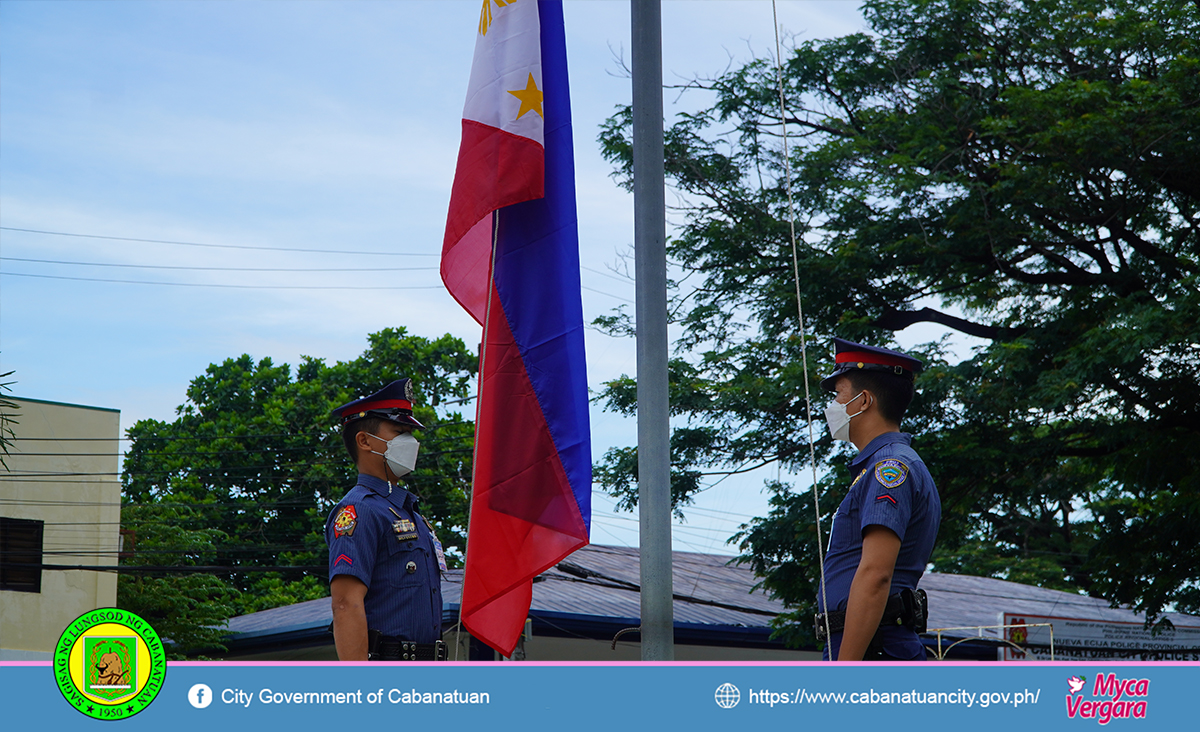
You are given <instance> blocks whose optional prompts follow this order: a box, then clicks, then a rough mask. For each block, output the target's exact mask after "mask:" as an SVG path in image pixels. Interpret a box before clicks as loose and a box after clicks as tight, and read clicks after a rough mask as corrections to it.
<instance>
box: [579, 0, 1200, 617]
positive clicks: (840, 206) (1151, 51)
mask: <svg viewBox="0 0 1200 732" xmlns="http://www.w3.org/2000/svg"><path fill="white" fill-rule="evenodd" d="M863 13H864V16H865V18H866V20H867V23H868V25H869V26H870V32H863V33H857V34H852V35H848V36H844V37H840V38H834V39H829V40H815V41H808V42H804V43H801V44H799V45H798V46H796V47H795V48H794V49H792V50H791V51H790V52H789V53H788V55H787V57H786V58H785V59H784V69H783V85H784V89H785V96H786V99H787V119H786V122H787V125H788V129H789V132H790V144H791V148H790V160H789V161H788V162H790V169H791V173H792V175H791V184H792V188H793V191H794V197H795V205H796V218H795V220H794V223H795V227H796V231H797V235H798V237H799V245H798V266H799V273H800V277H799V288H800V290H801V294H802V301H803V306H804V315H805V320H806V323H805V325H806V327H807V333H808V337H809V340H808V344H809V348H808V359H809V370H808V373H806V372H805V370H804V368H803V366H802V361H801V348H800V340H799V328H798V325H797V322H798V318H797V308H796V302H795V287H796V285H795V283H794V280H793V277H792V253H791V243H790V237H789V223H790V222H789V214H788V207H787V193H786V187H785V183H786V181H785V173H784V171H785V167H784V162H785V161H784V159H783V156H782V153H781V148H782V146H781V129H782V128H781V124H780V123H781V121H782V120H781V115H780V111H779V90H778V86H777V78H776V70H775V63H774V61H773V60H770V59H759V60H755V61H752V62H750V63H748V64H746V65H744V66H742V67H740V68H734V69H731V70H729V71H727V72H726V73H724V74H721V75H719V76H717V77H716V78H712V79H700V80H696V81H694V82H692V83H690V84H688V85H687V86H688V87H690V88H691V89H692V90H694V92H695V93H710V94H711V99H712V104H711V106H709V107H708V108H707V109H704V110H702V111H699V112H696V113H693V114H685V115H681V116H680V117H679V118H678V119H677V120H676V121H675V122H674V124H672V125H671V126H670V127H669V129H668V131H667V141H666V142H667V147H666V149H667V170H668V176H669V178H670V180H671V183H672V184H673V185H674V187H675V188H676V189H677V190H678V192H679V193H680V194H681V196H682V198H683V199H684V201H685V203H684V204H683V206H682V214H683V216H684V218H685V223H684V224H683V225H682V227H681V229H680V231H679V232H678V235H677V237H676V238H675V239H674V240H673V241H672V242H671V243H670V246H669V255H670V256H671V258H672V259H673V262H674V263H675V264H676V265H677V266H678V267H679V268H680V271H682V272H683V273H684V275H685V278H684V279H685V280H686V283H685V286H684V287H681V288H679V289H678V290H677V291H676V298H675V308H676V312H678V313H679V324H680V326H681V328H682V332H683V334H684V335H683V338H682V339H681V340H680V341H679V353H678V354H677V358H676V360H675V363H674V364H673V367H672V373H673V376H674V379H673V383H672V390H673V391H672V399H673V402H672V406H673V409H674V410H675V412H676V414H677V415H678V418H677V419H679V420H683V421H686V422H687V425H686V429H687V430H689V431H690V433H691V434H690V439H689V440H687V441H686V449H683V447H682V446H680V445H674V444H673V447H676V448H677V449H676V450H675V451H674V454H673V463H674V465H675V469H676V471H677V472H678V473H679V474H680V475H681V476H683V475H685V474H687V473H693V474H703V473H704V472H705V471H712V470H717V469H730V468H738V467H742V466H746V465H755V464H765V463H771V462H774V461H781V462H782V463H783V464H784V465H785V466H786V467H787V468H788V469H791V470H793V471H796V472H804V473H807V470H806V469H804V468H805V466H806V465H807V463H808V437H807V434H808V433H807V430H806V429H805V422H806V412H805V408H804V406H805V405H804V386H805V383H804V380H805V379H806V378H807V379H809V380H810V386H811V387H812V388H813V389H814V390H815V389H816V388H817V387H816V383H815V380H816V378H818V377H819V375H820V373H821V372H823V371H826V370H827V366H828V364H829V362H830V361H829V358H828V357H829V355H830V354H829V353H828V351H826V350H825V349H826V347H827V343H828V337H829V336H832V335H839V336H843V337H847V338H850V339H853V340H858V341H863V342H868V343H872V344H876V345H884V346H887V345H894V343H895V340H894V333H895V332H896V331H900V330H903V329H905V328H907V327H909V326H911V325H914V324H917V323H931V324H937V325H940V326H941V327H942V328H944V329H945V332H946V333H947V334H949V333H952V332H956V333H958V334H965V335H966V336H971V337H973V338H974V339H977V340H974V341H972V342H974V343H978V344H979V345H977V346H975V347H973V348H972V349H971V352H970V354H969V355H968V356H967V357H966V358H964V359H959V358H951V357H950V356H949V355H948V353H949V349H950V341H949V340H947V339H946V338H943V339H941V340H940V341H937V342H933V343H928V344H926V345H924V346H921V347H919V348H917V349H915V350H916V352H917V353H918V355H920V356H922V357H924V359H925V360H926V362H927V364H928V368H927V370H926V371H925V373H924V374H922V376H921V377H920V379H919V383H918V388H919V390H920V394H919V395H918V398H917V400H916V401H915V402H914V404H913V407H912V408H911V410H910V415H909V420H908V421H907V422H906V425H905V426H906V430H907V431H910V432H913V433H915V435H916V440H915V443H914V444H915V446H916V447H917V449H918V451H919V452H920V453H921V455H922V457H923V458H924V459H925V461H926V462H927V464H928V465H929V467H930V469H931V471H932V472H933V475H934V476H935V479H936V480H937V482H938V486H939V489H940V491H941V494H942V497H943V503H944V518H943V525H942V528H941V533H940V535H939V539H938V545H937V549H936V553H935V557H934V563H935V568H936V569H937V570H939V571H948V572H962V573H970V574H979V575H986V576H996V577H1002V578H1008V579H1013V580H1017V581H1023V582H1031V583H1034V584H1039V585H1044V586H1050V587H1060V588H1079V589H1081V590H1084V591H1087V592H1089V593H1091V594H1094V595H1098V596H1102V597H1105V598H1108V599H1109V600H1111V601H1112V602H1121V603H1132V604H1133V605H1134V606H1135V607H1137V608H1139V609H1143V610H1146V611H1148V612H1149V613H1150V615H1151V616H1153V615H1155V614H1156V613H1159V612H1161V611H1162V610H1164V609H1169V608H1170V607H1171V606H1172V605H1174V606H1175V607H1176V608H1178V609H1179V610H1181V611H1192V612H1195V611H1198V610H1200V590H1198V582H1200V550H1198V549H1197V546H1198V545H1200V345H1198V344H1200V172H1198V171H1200V140H1198V139H1197V135H1198V134H1200V7H1198V5H1197V4H1196V3H1192V2H1182V1H1174V0H1160V1H1158V2H1129V1H1125V0H1114V1H1102V0H1064V1H1062V2H1055V3H1043V2H1034V1H1032V0H1030V1H1026V2H1021V1H1017V0H871V1H869V2H866V3H865V5H864V7H863ZM630 119H631V118H630V114H629V110H628V109H627V108H625V109H619V110H618V112H617V114H616V115H614V116H613V117H612V118H611V119H609V120H608V122H607V123H606V125H605V126H604V128H603V130H602V132H601V135H600V142H601V144H602V146H603V149H604V151H605V154H606V155H607V156H608V158H609V159H610V160H612V161H613V162H614V163H615V164H616V165H617V177H618V179H619V180H620V181H621V182H623V183H625V184H628V182H629V177H628V176H629V175H630V174H631V171H632V167H631V165H632V159H631V150H632V148H631V144H630ZM599 324H601V325H606V326H609V327H611V328H612V329H614V330H615V331H620V330H621V329H622V328H626V329H627V328H628V323H627V322H624V321H622V320H621V319H620V318H619V317H617V318H609V319H607V320H605V321H603V322H600V323H599ZM910 350H913V349H910ZM631 384H632V382H631V380H629V379H627V378H623V379H620V380H617V381H615V382H613V383H612V384H610V385H609V387H608V389H607V391H606V393H605V394H604V395H603V396H604V398H605V399H606V400H607V401H608V403H609V405H610V406H611V407H612V408H614V409H619V410H630V409H632V408H633V407H634V403H633V399H634V398H635V394H634V392H633V391H632V390H631ZM814 393H816V392H814ZM819 398H820V397H818V399H819ZM817 413H818V414H820V411H819V410H817ZM814 430H815V434H817V435H819V436H821V439H820V440H819V442H818V443H817V446H816V447H817V456H818V460H820V461H822V462H827V463H828V464H830V466H831V470H830V471H829V472H828V473H827V474H826V476H825V478H824V479H823V480H822V482H821V483H820V485H819V486H818V487H819V489H820V490H821V491H823V492H825V494H826V495H823V496H822V497H821V505H822V508H823V509H824V511H825V515H826V517H828V516H829V515H830V513H831V510H832V508H833V507H834V506H836V502H837V501H838V500H839V499H840V494H839V493H838V491H839V490H844V489H839V486H843V485H844V484H845V482H846V479H847V475H846V474H845V469H844V468H843V467H841V466H840V465H839V462H841V461H828V458H830V457H834V456H833V455H831V451H832V450H833V448H832V446H831V445H830V442H829V439H828V437H827V436H825V435H824V429H823V424H816V425H814ZM620 460H624V462H623V463H622V462H621V461H620ZM628 464H629V461H628V456H622V455H620V454H617V453H610V454H609V455H608V456H607V457H606V464H605V465H604V466H602V468H601V469H600V470H599V471H598V475H600V476H607V478H608V481H607V483H608V486H609V489H610V490H611V491H613V492H614V493H616V494H617V495H620V496H622V497H624V498H625V499H626V500H627V501H632V500H634V499H633V498H632V494H631V493H630V492H629V491H630V482H629V481H628V480H626V481H625V482H622V481H621V480H619V479H615V478H614V477H613V476H615V475H617V474H619V473H621V470H622V465H625V466H628ZM625 473H626V474H628V470H627V469H626V470H625ZM773 490H774V497H773V499H772V509H771V513H770V515H769V516H767V517H763V518H760V519H756V520H755V521H753V522H752V523H751V524H749V525H748V526H746V527H745V529H744V531H743V532H742V533H741V534H740V535H739V538H740V540H741V542H742V544H741V546H742V548H743V550H744V552H745V554H744V556H743V559H744V560H746V561H749V562H751V563H752V564H753V566H754V567H755V569H756V570H758V571H759V572H760V574H762V576H763V577H764V583H765V585H766V586H767V587H768V588H769V589H770V590H772V591H773V592H775V593H776V594H777V595H778V596H780V597H782V598H783V599H784V600H786V601H788V602H789V603H791V604H793V605H794V606H797V607H800V606H807V605H810V604H811V603H812V601H813V598H814V596H815V590H814V587H815V584H814V579H815V576H816V546H815V541H816V536H815V527H813V512H812V505H811V498H806V497H801V496H798V495H795V494H794V493H793V490H794V489H793V488H791V487H789V486H780V485H775V486H773ZM680 498H682V499H683V500H686V498H687V495H686V493H685V495H683V496H680ZM827 528H828V527H827V526H826V527H825V530H827ZM801 632H802V631H801Z"/></svg>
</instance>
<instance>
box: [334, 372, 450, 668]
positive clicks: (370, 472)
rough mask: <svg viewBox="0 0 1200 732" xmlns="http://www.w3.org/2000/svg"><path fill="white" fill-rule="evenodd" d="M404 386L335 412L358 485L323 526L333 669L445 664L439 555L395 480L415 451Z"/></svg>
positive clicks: (408, 386) (412, 500) (408, 384)
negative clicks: (345, 664)
mask: <svg viewBox="0 0 1200 732" xmlns="http://www.w3.org/2000/svg"><path fill="white" fill-rule="evenodd" d="M412 399H413V393H412V381H411V380H410V379H400V380H399V381H394V382H392V383H391V384H388V385H387V386H386V387H384V388H383V389H382V390H380V391H379V392H377V393H375V394H372V395H371V396H368V397H365V398H363V399H359V400H357V401H353V402H350V403H349V404H345V405H343V406H341V407H338V408H337V409H335V410H334V412H333V413H334V415H336V416H337V417H338V418H339V419H340V420H341V423H342V440H343V442H344V443H345V445H346V449H347V450H348V451H349V452H350V458H351V459H352V460H353V461H354V464H355V466H356V467H357V468H358V483H357V485H355V486H354V488H353V489H352V490H351V491H350V492H349V493H347V494H346V497H345V498H343V499H342V500H341V502H340V503H338V505H337V506H335V507H334V509H333V511H332V512H331V513H330V514H329V518H328V519H327V520H326V521H325V540H326V541H327V542H328V544H329V590H330V594H331V595H332V597H333V637H334V644H335V645H336V647H337V654H338V658H339V659H340V660H342V661H366V660H368V659H370V660H382V661H388V660H395V661H432V660H444V659H445V657H446V653H445V645H444V644H443V643H442V639H441V636H442V623H441V621H442V593H441V572H442V571H444V570H445V569H446V560H445V556H444V554H443V553H442V545H441V543H440V542H439V541H438V539H437V535H436V534H435V533H434V531H433V527H432V526H431V525H430V524H429V522H428V521H426V520H425V518H424V517H422V516H421V515H420V514H419V513H417V497H416V496H415V495H413V494H412V493H410V492H409V491H407V490H405V489H404V487H403V486H402V485H401V484H400V483H399V481H400V479H401V478H402V477H403V476H405V475H407V474H408V473H410V472H412V470H413V469H414V468H415V467H416V461H417V451H418V447H419V443H418V442H417V440H416V438H414V437H413V435H412V431H413V430H414V429H421V428H422V424H421V423H420V422H418V421H417V420H416V419H415V418H414V417H413V414H412Z"/></svg>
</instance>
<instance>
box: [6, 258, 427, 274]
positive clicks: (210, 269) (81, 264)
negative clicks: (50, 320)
mask: <svg viewBox="0 0 1200 732" xmlns="http://www.w3.org/2000/svg"><path fill="white" fill-rule="evenodd" d="M0 261H4V262H29V263H34V264H62V265H68V266H72V267H123V268H127V269H170V270H187V271H195V272H427V271H430V270H436V269H437V267H315V268H314V267H195V266H190V265H186V266H185V265H171V264H125V263H119V262H72V261H69V260H63V259H29V258H26V257H0Z"/></svg>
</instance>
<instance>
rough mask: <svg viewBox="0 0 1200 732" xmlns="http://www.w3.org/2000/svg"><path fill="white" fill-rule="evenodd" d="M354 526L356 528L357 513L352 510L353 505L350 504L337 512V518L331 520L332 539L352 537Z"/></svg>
mask: <svg viewBox="0 0 1200 732" xmlns="http://www.w3.org/2000/svg"><path fill="white" fill-rule="evenodd" d="M355 526H358V512H356V511H355V510H354V505H353V504H351V505H349V506H346V507H345V508H343V509H342V510H341V511H339V512H338V515H337V518H335V519H334V520H333V538H335V539H336V538H338V537H339V536H354V527H355Z"/></svg>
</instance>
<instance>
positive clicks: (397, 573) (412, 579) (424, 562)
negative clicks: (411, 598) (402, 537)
mask: <svg viewBox="0 0 1200 732" xmlns="http://www.w3.org/2000/svg"><path fill="white" fill-rule="evenodd" d="M410 564H411V566H412V568H413V571H412V572H409V571H408V568H409V566H410ZM429 564H430V562H429V550H428V549H426V548H425V547H423V546H421V545H420V544H419V543H418V542H416V541H411V542H410V541H396V540H395V539H393V540H391V541H390V542H388V567H389V570H390V571H389V572H388V584H390V585H392V586H393V587H423V586H425V585H427V584H429V581H430V580H429Z"/></svg>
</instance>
